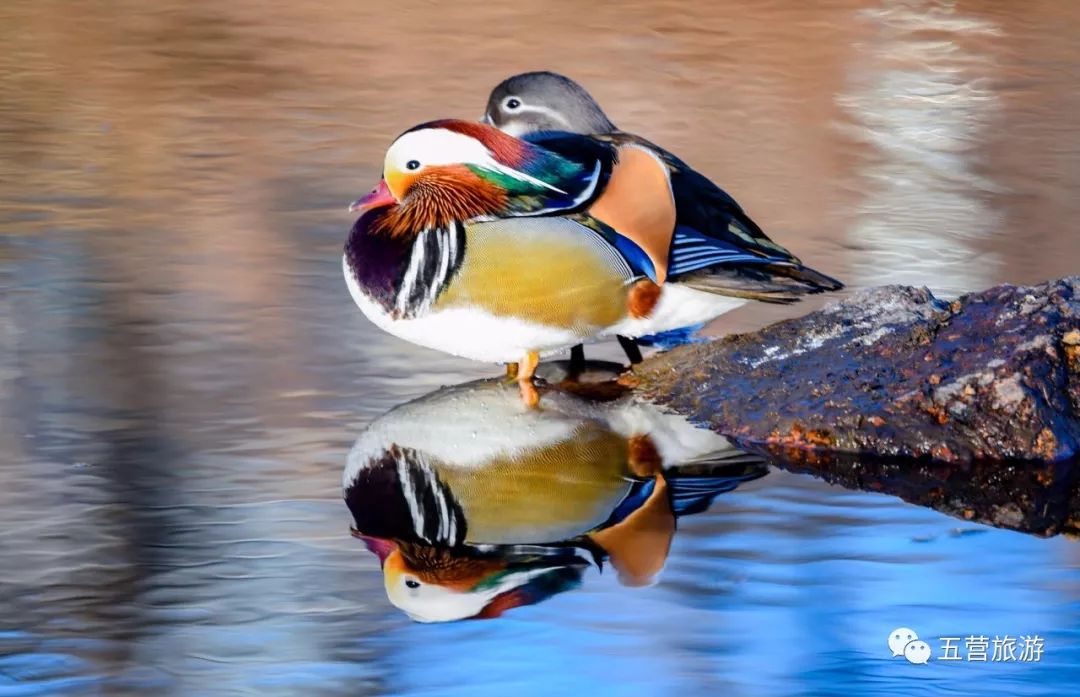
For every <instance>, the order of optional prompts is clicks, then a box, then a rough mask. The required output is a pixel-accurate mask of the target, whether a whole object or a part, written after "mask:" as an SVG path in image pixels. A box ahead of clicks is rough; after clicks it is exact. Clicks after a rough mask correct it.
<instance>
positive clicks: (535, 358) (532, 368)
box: [508, 351, 540, 408]
mask: <svg viewBox="0 0 1080 697" xmlns="http://www.w3.org/2000/svg"><path fill="white" fill-rule="evenodd" d="M538 365H540V354H539V353H537V352H536V351H529V352H528V353H526V354H525V357H524V358H523V359H521V361H520V362H519V363H518V367H517V381H518V386H519V387H520V388H521V400H522V401H523V402H525V406H527V407H530V408H531V407H535V406H536V405H537V404H539V403H540V393H539V392H537V391H536V385H534V384H533V374H535V373H536V366H538ZM508 372H509V371H508Z"/></svg>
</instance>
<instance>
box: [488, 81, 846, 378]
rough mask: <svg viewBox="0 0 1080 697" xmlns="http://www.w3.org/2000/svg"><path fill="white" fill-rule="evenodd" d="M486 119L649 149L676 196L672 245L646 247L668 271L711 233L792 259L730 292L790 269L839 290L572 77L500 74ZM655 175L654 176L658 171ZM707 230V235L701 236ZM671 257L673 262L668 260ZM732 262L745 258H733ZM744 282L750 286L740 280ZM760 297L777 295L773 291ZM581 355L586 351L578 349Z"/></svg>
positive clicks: (629, 149) (515, 131)
mask: <svg viewBox="0 0 1080 697" xmlns="http://www.w3.org/2000/svg"><path fill="white" fill-rule="evenodd" d="M482 121H483V122H484V123H487V124H490V125H493V126H496V127H497V128H499V129H500V130H502V131H504V132H506V133H509V134H511V135H514V136H517V137H524V138H528V137H529V136H530V135H531V134H535V133H542V132H551V131H565V132H570V133H579V134H584V135H591V136H593V137H595V138H600V139H603V140H605V141H607V142H610V143H611V144H612V145H613V146H615V147H616V148H617V149H618V151H619V152H620V154H625V155H626V156H629V157H634V158H636V159H639V160H643V161H646V162H648V160H644V158H643V157H642V154H644V155H647V156H648V157H649V158H650V159H651V160H652V161H653V163H655V164H654V166H655V167H657V168H658V169H659V171H660V174H659V177H660V178H661V179H663V180H665V181H666V182H667V183H668V185H669V186H670V188H671V196H672V197H673V199H674V203H675V209H676V223H675V226H674V228H675V231H674V235H673V236H672V238H671V246H670V247H669V248H668V249H666V250H665V249H664V248H663V246H662V242H663V241H662V240H661V241H660V242H661V246H659V247H655V248H652V249H646V251H647V252H648V253H649V254H650V256H652V255H655V257H656V260H657V261H658V262H660V264H664V263H667V264H668V265H669V266H668V268H667V269H666V271H667V274H668V275H676V276H677V275H678V274H679V273H680V272H682V270H683V269H686V268H688V267H690V266H693V265H694V264H708V263H709V254H708V248H709V246H710V242H709V241H713V240H715V241H716V242H719V243H721V244H723V245H725V246H727V245H730V246H731V247H734V248H736V249H740V250H742V251H744V252H746V253H748V254H753V255H756V256H759V257H762V258H772V259H776V260H782V261H785V262H788V264H785V265H779V266H776V267H774V268H771V269H769V270H768V271H767V272H766V275H765V277H761V276H760V275H759V276H758V277H757V278H753V275H751V277H747V278H741V279H738V280H737V281H736V279H733V278H729V279H726V280H725V283H728V284H730V285H732V286H733V287H732V288H731V289H730V290H731V291H732V292H735V293H742V294H746V295H747V296H748V297H753V296H754V293H755V290H754V287H753V286H754V285H755V282H764V284H765V285H768V284H769V283H770V282H772V281H775V280H776V279H775V278H772V279H771V278H769V277H768V275H769V274H774V275H780V276H783V275H785V274H787V275H791V276H792V277H793V278H795V279H797V280H799V281H803V282H805V283H806V284H808V287H807V289H806V290H805V291H803V292H820V291H828V290H839V289H840V288H842V287H843V284H842V283H840V282H839V281H837V280H836V279H833V278H829V277H828V276H825V275H823V274H820V273H817V272H815V271H813V270H811V269H807V268H806V267H804V266H802V264H801V263H800V262H799V260H798V259H797V258H796V257H795V256H793V255H792V254H791V253H790V252H789V251H787V250H786V249H784V248H783V247H781V246H780V245H778V244H776V243H775V242H773V241H772V240H770V239H769V238H768V236H767V235H766V234H765V233H764V232H763V231H762V230H761V228H760V227H758V225H757V224H756V223H755V222H754V221H753V220H751V219H750V217H749V216H748V215H747V214H746V212H745V211H743V209H742V207H741V206H739V204H738V203H736V201H735V199H734V198H732V197H731V196H730V195H729V194H728V193H727V192H725V191H724V190H723V189H721V188H719V187H718V186H716V184H714V183H713V182H712V181H710V180H709V179H708V178H707V177H705V176H703V175H702V174H700V173H698V172H697V171H695V170H694V169H693V168H691V167H690V166H689V165H687V164H686V163H685V162H683V161H682V160H680V159H679V158H678V157H676V156H675V155H673V154H671V153H670V152H668V151H667V150H664V149H663V148H661V147H659V146H657V145H655V144H653V143H651V142H649V141H647V140H645V139H644V138H641V137H640V136H636V135H633V134H631V133H625V132H623V131H620V130H619V129H618V128H617V127H616V126H615V124H614V123H612V121H611V119H609V118H608V116H607V114H605V113H604V111H603V109H601V108H600V105H599V104H597V103H596V100H595V99H593V97H592V95H590V94H589V93H588V92H587V91H586V90H585V89H584V88H583V87H582V86H581V85H579V84H578V83H576V82H574V81H573V80H571V79H570V78H568V77H565V76H563V75H559V74H557V73H552V72H547V71H540V72H530V73H522V74H520V75H515V76H513V77H510V78H507V79H506V80H503V81H502V82H501V83H499V85H497V86H496V87H495V89H493V90H492V91H491V95H490V96H489V97H488V103H487V108H486V109H485V111H484V116H483V119H482ZM653 176H657V175H656V173H655V172H654V173H653ZM627 181H632V180H629V179H627ZM702 237H704V238H705V239H706V240H708V241H703V240H702V239H701V238H702ZM699 252H703V253H701V254H698V253H699ZM665 257H666V259H665ZM689 260H695V261H694V262H690V261H689ZM673 262H675V268H674V269H672V268H671V266H670V265H671V264H672V263H673ZM680 262H681V263H680ZM734 263H736V264H739V263H742V262H739V261H737V260H736V261H734ZM757 263H760V262H757ZM755 270H756V271H763V269H761V268H760V267H755ZM743 284H745V286H746V287H740V286H743ZM717 292H723V291H722V290H720V291H717ZM795 292H796V293H797V292H798V291H795ZM758 299H761V300H767V301H768V300H772V301H774V302H775V301H777V299H776V298H775V297H771V298H770V297H761V298H758ZM618 338H619V342H620V344H622V347H623V349H624V350H625V351H626V353H627V356H628V357H629V358H630V362H631V363H636V362H639V361H640V360H641V353H640V349H638V348H637V346H636V342H635V341H634V340H633V339H630V338H627V337H622V336H620V337H618ZM577 356H578V357H579V359H580V358H583V354H581V353H580V352H579V353H578V354H577Z"/></svg>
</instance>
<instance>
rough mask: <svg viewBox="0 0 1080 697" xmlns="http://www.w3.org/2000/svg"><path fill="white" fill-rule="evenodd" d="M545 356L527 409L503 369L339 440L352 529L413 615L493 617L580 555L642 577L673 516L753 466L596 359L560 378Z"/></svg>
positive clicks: (628, 577)
mask: <svg viewBox="0 0 1080 697" xmlns="http://www.w3.org/2000/svg"><path fill="white" fill-rule="evenodd" d="M544 368H545V369H546V370H547V371H548V376H547V377H548V382H549V384H550V385H551V387H550V388H548V389H547V390H546V394H545V396H544V401H543V403H542V408H540V409H530V408H528V407H526V406H525V405H524V404H523V403H522V401H521V399H520V397H519V396H518V393H517V391H516V389H515V388H514V386H513V385H511V384H507V383H506V382H505V381H504V380H500V379H494V380H479V381H476V382H470V383H465V384H462V385H457V386H454V387H448V388H444V389H442V390H439V391H437V392H433V393H431V394H429V395H426V396H424V397H421V398H419V399H417V400H415V401H412V402H409V403H407V404H403V405H401V406H398V407H396V408H395V409H393V410H391V411H389V412H388V413H386V414H385V415H383V416H381V417H380V418H378V419H376V420H375V421H374V422H373V423H372V424H371V425H370V426H369V427H368V428H367V429H366V430H365V431H364V432H363V433H362V434H361V435H360V437H359V438H358V439H357V441H356V443H355V444H354V446H353V448H352V451H351V452H350V453H349V458H348V462H347V465H346V468H345V473H344V476H343V483H344V487H345V501H346V503H347V504H348V507H349V510H350V511H351V512H352V515H353V519H354V523H355V527H354V528H353V534H354V536H356V537H358V538H359V539H361V540H363V541H364V542H365V544H366V545H367V548H368V549H369V550H370V551H371V552H373V553H374V554H375V555H377V556H378V557H379V560H380V562H381V563H382V569H383V576H384V581H385V585H386V593H387V596H388V597H389V599H390V601H391V602H392V603H393V604H394V605H395V606H397V607H398V608H400V609H401V610H403V611H404V612H405V613H406V614H408V615H409V617H411V618H412V619H414V620H417V621H420V622H443V621H450V620H457V619H466V618H475V619H481V618H491V617H498V616H499V615H501V614H502V613H503V612H505V611H506V610H508V609H511V608H514V607H518V606H520V605H527V604H532V603H537V602H540V601H542V600H544V599H546V598H549V597H551V596H552V595H554V594H556V593H560V592H562V591H565V590H569V589H571V588H574V587H576V586H577V585H579V584H580V582H581V579H582V576H583V574H584V572H585V570H586V568H588V566H589V565H590V564H595V565H596V566H598V567H600V568H601V569H603V568H604V566H605V563H606V564H608V565H610V566H611V567H613V568H614V570H615V572H616V573H617V574H618V578H619V580H620V582H622V583H623V584H624V585H628V586H641V585H647V584H649V583H651V582H652V581H653V580H654V579H655V577H656V575H657V574H658V573H659V571H660V570H661V569H662V567H663V565H664V562H665V560H666V558H667V553H668V549H669V547H670V544H671V540H672V537H673V535H674V533H675V522H676V519H677V518H678V517H679V516H682V515H687V514H690V513H696V512H699V511H702V510H704V509H705V508H707V507H708V506H709V504H710V503H711V502H712V500H713V499H714V498H715V497H716V496H717V495H718V494H720V493H723V492H726V491H730V490H732V489H734V488H735V487H736V486H738V485H739V484H740V483H742V482H744V481H747V480H750V479H755V478H757V477H760V476H762V475H763V474H765V472H766V467H765V465H764V463H763V461H762V460H761V459H760V458H758V457H756V456H751V455H748V454H746V453H744V452H742V451H739V450H737V449H736V448H735V447H734V446H733V445H732V444H731V443H730V441H728V440H727V439H726V438H723V437H721V436H719V435H716V434H714V433H712V432H711V431H706V430H703V429H699V428H695V427H694V426H692V425H690V424H689V423H688V422H687V421H686V420H685V419H683V418H681V417H678V416H674V415H670V414H665V413H663V412H661V411H660V410H659V409H657V408H656V407H653V406H651V405H648V404H645V403H642V402H640V401H637V400H635V399H634V398H633V397H631V396H630V395H628V394H626V390H625V389H624V388H621V387H620V386H619V385H618V384H617V383H615V382H614V381H612V380H611V379H610V378H612V377H613V376H614V375H615V371H614V369H613V368H614V367H613V366H611V365H610V364H599V363H591V364H589V368H588V370H587V372H588V373H589V374H588V375H587V376H585V375H583V376H576V377H575V379H574V380H569V379H567V378H566V375H565V374H563V373H562V372H561V371H562V367H561V364H550V365H546V366H544ZM586 378H589V379H586ZM597 378H607V379H606V380H603V379H597Z"/></svg>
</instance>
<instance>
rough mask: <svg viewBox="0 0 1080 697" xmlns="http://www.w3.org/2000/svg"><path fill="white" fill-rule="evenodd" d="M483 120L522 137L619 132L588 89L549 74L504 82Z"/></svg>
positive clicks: (543, 72) (494, 94)
mask: <svg viewBox="0 0 1080 697" xmlns="http://www.w3.org/2000/svg"><path fill="white" fill-rule="evenodd" d="M483 120H484V123H488V124H491V125H492V126H495V127H496V128H498V129H500V130H502V131H505V132H506V133H509V134H511V135H515V136H518V137H521V136H523V135H526V134H528V133H535V132H538V131H566V132H569V133H582V134H586V135H589V134H595V133H611V132H612V131H615V130H616V128H615V124H613V123H612V122H611V119H609V118H608V117H607V115H606V114H605V113H604V110H603V109H601V108H600V105H599V104H597V103H596V100H595V99H593V98H592V95H590V94H589V93H588V92H586V91H585V88H584V87H582V86H581V85H579V84H578V83H576V82H574V81H573V80H571V79H570V78H568V77H565V76H563V75H559V74H558V73H551V72H547V71H540V72H532V73H521V74H520V75H514V76H513V77H510V78H507V79H505V80H503V81H502V82H500V83H499V84H498V86H496V87H495V89H493V90H492V91H491V96H490V97H488V103H487V109H485V110H484V119H483Z"/></svg>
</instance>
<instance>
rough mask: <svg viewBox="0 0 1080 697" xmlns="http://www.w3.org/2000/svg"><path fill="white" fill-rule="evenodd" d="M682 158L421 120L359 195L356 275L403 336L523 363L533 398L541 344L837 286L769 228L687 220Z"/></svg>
mask: <svg viewBox="0 0 1080 697" xmlns="http://www.w3.org/2000/svg"><path fill="white" fill-rule="evenodd" d="M671 172H672V170H671V169H670V168H669V167H668V166H666V165H665V164H664V163H663V161H662V160H661V159H660V158H659V157H658V156H657V155H656V154H654V153H653V152H651V151H650V150H648V149H646V148H644V147H640V146H638V145H634V144H630V145H617V144H615V143H613V142H612V141H611V140H610V139H600V138H593V137H590V136H586V135H580V134H572V133H563V132H558V133H551V132H545V133H538V134H533V135H532V136H530V137H529V139H527V140H522V139H518V138H515V137H514V136H511V135H509V134H507V133H504V132H502V131H500V130H498V129H497V128H494V127H493V126H489V125H484V124H480V123H476V122H468V121H459V120H441V121H433V122H430V123H425V124H421V125H419V126H416V127H414V128H412V129H410V130H408V131H406V132H405V133H404V134H402V135H401V136H399V137H398V138H397V139H396V140H395V141H394V143H393V144H392V145H391V146H390V148H389V150H388V151H387V153H386V158H385V161H384V164H383V178H382V179H381V180H380V183H379V185H378V186H377V187H376V189H375V190H374V191H372V192H371V193H369V194H368V195H367V196H365V197H363V198H361V199H359V200H358V201H355V202H354V203H353V204H352V205H351V206H350V210H353V211H359V212H361V216H360V218H359V219H358V220H357V221H356V223H355V224H354V226H353V228H352V231H351V233H350V235H349V238H348V241H347V242H346V245H345V254H344V261H343V263H344V272H345V278H346V281H347V283H348V286H349V290H350V292H351V294H352V297H353V299H354V300H355V301H356V303H357V305H359V307H360V309H361V310H362V311H363V312H364V314H365V315H366V316H367V317H368V318H369V319H371V320H372V321H373V322H374V323H375V324H376V325H377V326H379V327H380V328H382V329H384V330H386V331H388V332H390V333H391V334H394V335H396V336H398V337H400V338H404V339H407V340H409V341H412V342H414V343H417V344H421V345H423V346H427V347H429V348H434V349H439V350H442V351H445V352H448V353H452V354H456V355H459V356H463V357H466V358H472V359H474V360H479V361H490V362H498V363H506V364H508V365H512V364H514V363H516V364H517V369H516V371H515V372H516V377H517V380H518V382H519V384H520V387H521V393H522V396H523V397H524V399H525V401H527V402H529V403H530V404H533V405H535V404H536V402H537V400H538V399H539V397H538V394H537V392H536V389H535V387H534V386H533V382H532V377H533V373H534V371H535V369H536V366H537V364H538V363H539V359H540V357H541V356H542V355H549V354H552V353H555V352H559V351H563V350H566V349H568V348H571V347H573V346H575V345H576V344H580V343H583V342H585V341H593V340H597V339H602V338H604V337H610V336H614V335H622V336H626V337H639V336H644V335H653V334H658V333H661V332H665V331H670V330H675V329H680V328H685V327H687V326H690V325H695V324H701V323H704V322H707V321H709V320H711V319H713V318H715V317H717V316H719V315H721V314H723V313H725V312H727V311H729V310H731V309H733V308H735V307H738V306H740V305H742V304H743V303H745V302H746V301H747V300H749V299H757V300H764V301H768V302H792V301H794V300H796V299H797V298H798V297H799V296H800V295H802V294H805V293H816V292H820V291H822V290H827V289H831V288H836V287H839V284H838V283H837V282H836V281H833V280H832V279H829V278H828V277H826V276H823V275H822V274H820V273H818V272H816V271H813V270H811V269H808V268H806V267H804V266H803V265H802V264H800V263H799V262H798V260H796V259H794V258H793V257H791V255H790V254H787V253H786V252H785V251H784V250H783V249H782V248H780V247H777V246H776V245H772V243H768V241H767V239H765V238H762V239H759V240H757V241H756V242H755V241H754V240H755V238H754V237H753V236H752V235H748V234H747V235H744V236H742V237H740V236H738V235H735V234H728V235H726V236H725V235H709V234H706V233H704V232H702V231H701V230H699V229H698V227H694V226H693V225H698V226H700V227H705V228H706V229H708V226H709V225H711V224H712V220H711V219H710V218H708V217H703V216H697V217H693V218H688V219H680V218H679V214H680V210H681V209H680V206H679V205H678V200H677V198H676V196H675V192H678V191H679V189H678V188H677V187H676V188H673V184H672V183H673V181H675V178H674V177H672V176H671ZM683 217H684V218H686V216H683ZM699 218H700V220H699ZM692 224H693V225H692ZM731 229H736V228H735V226H731Z"/></svg>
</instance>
